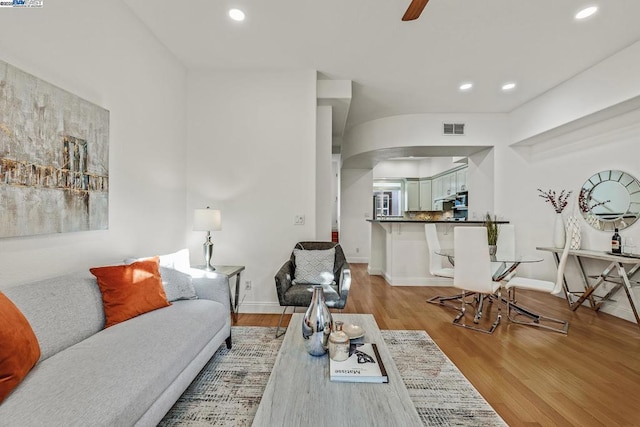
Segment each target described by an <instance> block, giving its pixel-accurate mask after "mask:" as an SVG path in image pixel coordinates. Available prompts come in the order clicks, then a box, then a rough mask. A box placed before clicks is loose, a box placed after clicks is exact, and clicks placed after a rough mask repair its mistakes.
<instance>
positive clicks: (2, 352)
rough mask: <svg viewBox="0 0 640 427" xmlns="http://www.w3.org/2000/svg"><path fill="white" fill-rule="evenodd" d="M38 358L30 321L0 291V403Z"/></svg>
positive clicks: (37, 349) (38, 349) (36, 341)
mask: <svg viewBox="0 0 640 427" xmlns="http://www.w3.org/2000/svg"><path fill="white" fill-rule="evenodd" d="M38 359H40V344H38V339H37V338H36V334H34V333H33V329H31V325H30V324H29V321H27V319H26V317H24V315H23V314H22V312H21V311H20V309H18V307H16V305H15V304H14V303H13V302H12V301H11V300H10V299H9V298H7V296H6V295H5V294H3V293H2V292H0V403H2V401H3V400H4V399H5V398H6V397H7V396H8V395H9V394H10V393H11V391H13V389H14V388H16V387H17V386H18V384H20V381H22V379H23V378H24V377H26V376H27V374H28V373H29V371H30V370H31V368H33V367H34V366H35V364H36V363H37V362H38Z"/></svg>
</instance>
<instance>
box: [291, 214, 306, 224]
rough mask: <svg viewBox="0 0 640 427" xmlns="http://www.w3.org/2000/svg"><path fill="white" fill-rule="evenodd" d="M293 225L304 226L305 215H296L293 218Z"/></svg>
mask: <svg viewBox="0 0 640 427" xmlns="http://www.w3.org/2000/svg"><path fill="white" fill-rule="evenodd" d="M293 224H294V225H304V214H299V215H296V216H295V217H294V218H293Z"/></svg>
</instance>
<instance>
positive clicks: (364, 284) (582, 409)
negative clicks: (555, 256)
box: [234, 264, 640, 426]
mask: <svg viewBox="0 0 640 427" xmlns="http://www.w3.org/2000/svg"><path fill="white" fill-rule="evenodd" d="M366 267H367V266H366V264H351V273H352V279H353V280H352V286H351V292H350V294H349V300H348V303H347V307H346V309H345V310H344V311H343V312H345V313H372V314H373V315H374V316H375V319H376V321H377V323H378V326H379V327H380V328H381V329H421V330H425V331H426V332H427V333H428V334H429V335H430V336H431V337H432V338H433V339H434V340H435V342H436V343H437V344H438V346H439V347H440V348H441V349H442V351H443V352H444V353H445V354H446V355H447V356H448V357H449V358H450V359H451V360H452V361H453V363H455V364H456V366H457V367H458V368H459V369H460V370H461V371H462V372H463V373H464V375H465V376H466V377H467V378H468V379H469V381H471V383H472V384H473V385H474V386H475V387H476V388H477V389H478V391H479V392H480V393H481V394H482V396H484V398H485V399H486V400H487V401H488V402H489V404H491V406H492V407H493V408H494V409H495V410H496V411H497V412H498V413H499V414H500V415H501V416H502V418H503V419H504V420H505V421H506V422H507V423H508V424H509V425H511V426H569V425H573V426H640V328H639V327H638V326H637V325H636V324H635V323H631V322H627V321H625V320H622V319H619V318H616V317H614V316H610V315H608V314H605V313H595V312H593V311H592V310H590V309H589V308H588V307H581V308H580V309H578V310H577V311H575V312H572V311H571V310H569V308H568V307H567V304H566V301H565V300H564V299H560V298H557V297H553V296H551V295H546V294H540V293H536V292H526V291H519V293H518V302H519V303H520V304H522V305H525V306H527V307H529V308H531V309H533V310H534V311H538V312H541V313H544V314H548V315H550V316H553V317H557V318H560V319H566V320H569V322H570V326H569V334H568V335H567V336H564V335H562V334H559V333H555V332H551V331H543V330H539V329H537V328H532V327H528V326H521V325H516V324H509V322H508V321H507V320H506V318H505V316H503V321H502V323H501V325H500V326H498V328H497V330H496V331H495V332H494V333H493V335H487V334H482V333H479V332H475V331H470V330H466V329H463V328H459V327H455V326H453V325H452V324H451V321H452V320H453V317H454V315H455V311H454V310H452V309H450V308H447V307H443V306H439V305H435V304H429V303H427V302H426V300H427V299H428V298H431V297H432V296H435V295H453V294H455V293H456V290H455V289H454V288H445V287H423V286H419V287H409V286H407V287H395V286H389V285H388V284H387V283H386V282H385V281H384V280H383V279H382V278H381V277H379V276H369V275H368V274H367V268H366ZM274 286H275V285H274ZM622 298H624V297H622ZM494 306H495V305H494ZM495 309H496V307H494V308H493V310H495ZM278 318H279V315H274V314H240V315H239V317H238V320H237V321H236V322H234V324H235V325H242V326H276V325H277V323H278ZM287 321H288V319H287Z"/></svg>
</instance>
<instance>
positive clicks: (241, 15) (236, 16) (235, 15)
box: [229, 9, 244, 21]
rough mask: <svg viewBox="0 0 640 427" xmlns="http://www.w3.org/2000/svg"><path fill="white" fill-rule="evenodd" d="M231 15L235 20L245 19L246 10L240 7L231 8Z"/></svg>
mask: <svg viewBox="0 0 640 427" xmlns="http://www.w3.org/2000/svg"><path fill="white" fill-rule="evenodd" d="M229 17H230V18H231V19H233V20H234V21H244V12H243V11H241V10H240V9H231V10H229Z"/></svg>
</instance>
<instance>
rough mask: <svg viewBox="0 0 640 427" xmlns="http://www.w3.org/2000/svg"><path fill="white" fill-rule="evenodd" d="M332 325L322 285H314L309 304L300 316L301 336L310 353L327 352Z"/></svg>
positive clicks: (319, 353) (317, 354) (322, 353)
mask: <svg viewBox="0 0 640 427" xmlns="http://www.w3.org/2000/svg"><path fill="white" fill-rule="evenodd" d="M332 325H333V322H332V320H331V313H330V312H329V309H328V308H327V305H326V304H325V302H324V292H323V291H322V285H314V286H313V296H312V297H311V304H309V308H307V311H306V312H305V313H304V317H303V318H302V338H303V339H304V346H305V348H306V349H307V351H308V352H309V354H310V355H312V356H322V355H324V354H325V353H326V352H327V343H328V341H329V334H330V333H331V326H332Z"/></svg>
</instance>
